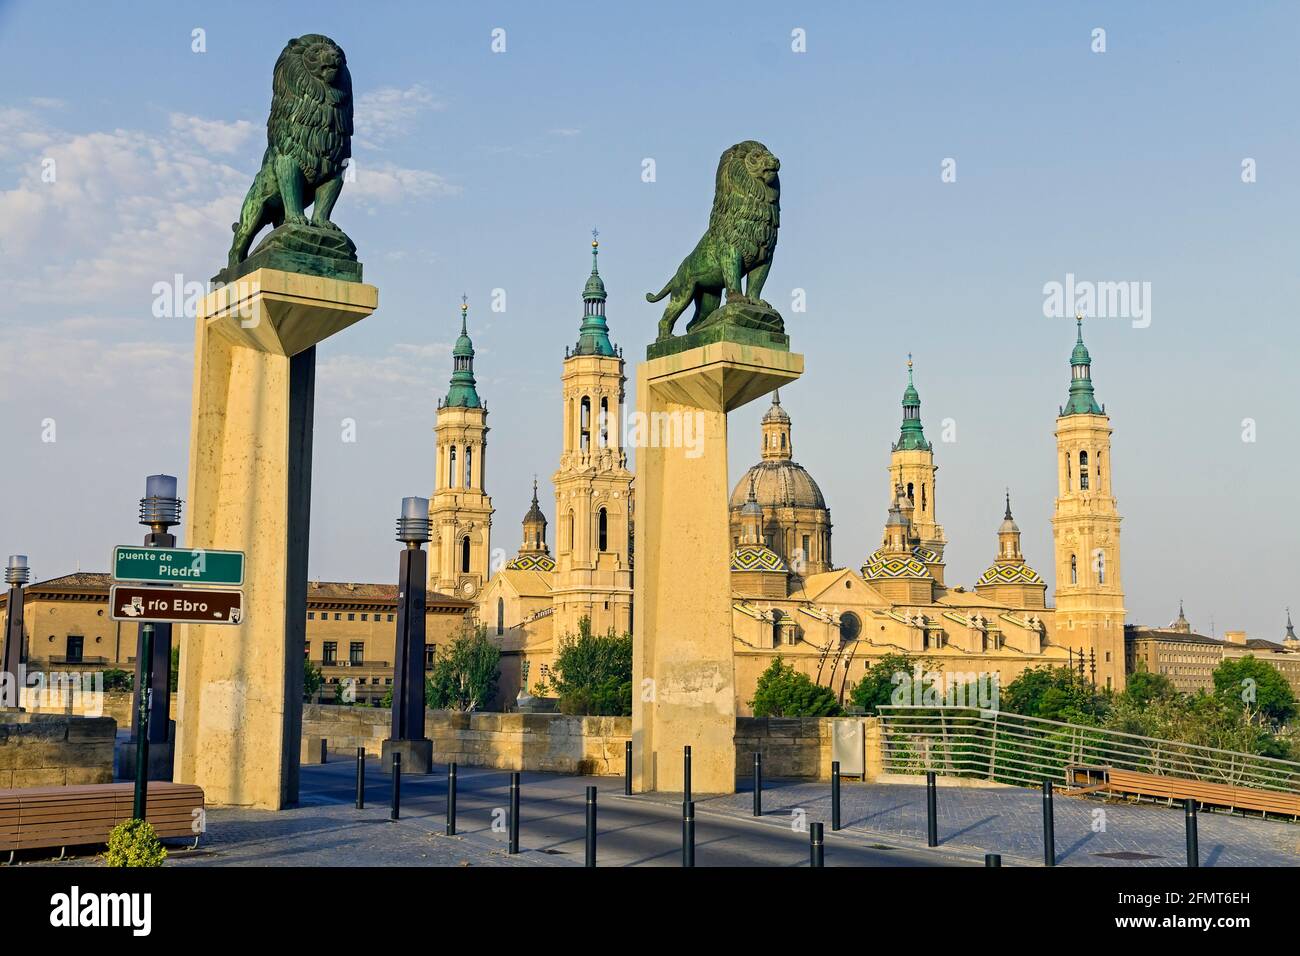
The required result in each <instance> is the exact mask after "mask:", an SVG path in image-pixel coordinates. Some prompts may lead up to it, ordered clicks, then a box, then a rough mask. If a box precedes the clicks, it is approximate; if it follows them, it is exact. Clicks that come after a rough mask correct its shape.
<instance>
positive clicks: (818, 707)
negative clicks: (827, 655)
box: [749, 655, 840, 717]
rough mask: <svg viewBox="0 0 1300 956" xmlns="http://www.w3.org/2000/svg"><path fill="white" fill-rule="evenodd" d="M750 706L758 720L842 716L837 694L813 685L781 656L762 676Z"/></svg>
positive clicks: (810, 680) (809, 678)
mask: <svg viewBox="0 0 1300 956" xmlns="http://www.w3.org/2000/svg"><path fill="white" fill-rule="evenodd" d="M749 706H750V707H752V708H753V710H754V716H755V717H836V716H838V715H839V713H840V705H839V702H838V701H836V699H835V693H834V691H832V690H831V689H830V688H829V687H821V686H820V685H818V684H814V683H813V682H812V678H811V677H809V676H808V675H807V674H804V673H802V672H800V671H796V670H795V669H794V668H793V667H791V666H790V665H789V664H787V663H786V662H785V661H783V660H782V659H781V657H780V655H778V656H777V657H776V659H775V660H773V661H772V663H771V665H770V666H769V667H768V669H767V670H765V671H763V673H762V674H761V675H759V678H758V686H757V687H756V688H755V689H754V699H753V700H751V701H750V702H749Z"/></svg>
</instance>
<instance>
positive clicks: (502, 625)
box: [497, 598, 506, 634]
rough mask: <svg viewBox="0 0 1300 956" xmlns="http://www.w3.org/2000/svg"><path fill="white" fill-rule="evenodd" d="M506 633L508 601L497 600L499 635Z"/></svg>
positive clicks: (503, 599)
mask: <svg viewBox="0 0 1300 956" xmlns="http://www.w3.org/2000/svg"><path fill="white" fill-rule="evenodd" d="M505 632H506V599H505V598H497V633H498V634H504V633H505Z"/></svg>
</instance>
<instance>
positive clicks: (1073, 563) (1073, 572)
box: [1070, 555, 1079, 584]
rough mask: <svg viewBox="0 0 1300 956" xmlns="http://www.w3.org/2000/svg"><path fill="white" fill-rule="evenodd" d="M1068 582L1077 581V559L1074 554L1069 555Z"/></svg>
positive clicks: (1076, 582) (1074, 582)
mask: <svg viewBox="0 0 1300 956" xmlns="http://www.w3.org/2000/svg"><path fill="white" fill-rule="evenodd" d="M1070 583H1071V584H1078V583H1079V561H1078V559H1077V558H1076V557H1075V556H1074V555H1070Z"/></svg>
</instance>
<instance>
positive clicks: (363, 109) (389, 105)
mask: <svg viewBox="0 0 1300 956" xmlns="http://www.w3.org/2000/svg"><path fill="white" fill-rule="evenodd" d="M443 109H446V104H445V103H443V102H442V101H441V100H439V99H438V98H437V97H435V96H434V95H433V94H432V93H431V92H429V90H428V89H426V88H425V87H424V86H421V85H420V84H418V83H417V84H416V85H415V86H410V87H407V88H406V89H400V88H398V87H395V86H385V87H381V88H380V89H377V90H369V91H367V92H365V93H362V94H361V95H360V96H358V97H357V100H356V104H355V107H354V109H353V119H354V121H355V129H356V132H355V134H354V135H355V137H356V141H357V144H358V145H360V146H365V147H368V148H371V149H379V148H381V146H382V144H383V143H384V142H385V141H386V140H389V139H392V138H394V137H396V136H399V135H401V134H403V133H405V132H406V130H407V128H408V127H409V126H410V125H411V122H412V120H414V119H415V118H416V117H417V116H419V115H420V114H421V113H426V112H432V111H437V110H443Z"/></svg>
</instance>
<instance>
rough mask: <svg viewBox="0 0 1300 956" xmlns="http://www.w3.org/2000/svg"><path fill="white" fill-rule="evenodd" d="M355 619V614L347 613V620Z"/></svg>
mask: <svg viewBox="0 0 1300 956" xmlns="http://www.w3.org/2000/svg"><path fill="white" fill-rule="evenodd" d="M356 619H357V616H356V615H355V614H349V615H348V620H349V621H355V620H356Z"/></svg>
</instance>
